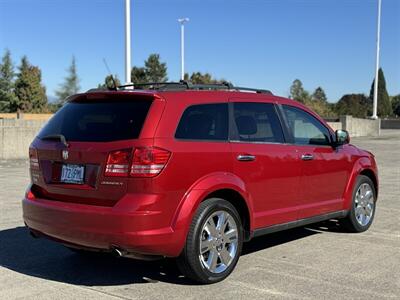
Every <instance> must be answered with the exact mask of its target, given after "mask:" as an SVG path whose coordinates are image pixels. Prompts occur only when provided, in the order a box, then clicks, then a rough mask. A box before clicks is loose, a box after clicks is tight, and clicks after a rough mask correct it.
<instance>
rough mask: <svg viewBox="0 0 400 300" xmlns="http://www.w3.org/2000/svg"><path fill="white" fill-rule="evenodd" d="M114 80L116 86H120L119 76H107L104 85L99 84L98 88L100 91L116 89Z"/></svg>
mask: <svg viewBox="0 0 400 300" xmlns="http://www.w3.org/2000/svg"><path fill="white" fill-rule="evenodd" d="M113 78H114V81H115V84H116V85H117V87H118V86H120V85H121V82H120V80H119V79H118V76H117V75H107V76H106V78H104V83H103V84H99V85H98V86H97V87H98V88H99V89H109V88H114V82H113Z"/></svg>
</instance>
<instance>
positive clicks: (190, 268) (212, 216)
mask: <svg viewBox="0 0 400 300" xmlns="http://www.w3.org/2000/svg"><path fill="white" fill-rule="evenodd" d="M242 244H243V230H242V223H241V220H240V217H239V214H238V212H237V210H236V209H235V207H234V206H233V205H232V204H231V203H229V202H228V201H226V200H223V199H219V198H210V199H207V200H205V201H204V202H202V203H201V204H200V206H199V208H198V209H197V211H196V214H195V216H194V218H193V221H192V224H191V226H190V229H189V233H188V236H187V239H186V244H185V247H184V250H183V252H182V254H181V256H180V257H179V258H178V266H179V268H180V270H181V271H182V273H183V274H184V275H185V276H186V277H189V278H191V279H192V280H194V281H197V282H200V283H214V282H218V281H221V280H223V279H225V278H226V277H227V276H228V275H229V274H230V273H231V272H232V271H233V269H234V268H235V266H236V264H237V262H238V260H239V256H240V253H241V251H242Z"/></svg>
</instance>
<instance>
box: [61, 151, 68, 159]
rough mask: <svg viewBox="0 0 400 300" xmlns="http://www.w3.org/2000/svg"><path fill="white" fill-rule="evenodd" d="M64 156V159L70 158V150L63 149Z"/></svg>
mask: <svg viewBox="0 0 400 300" xmlns="http://www.w3.org/2000/svg"><path fill="white" fill-rule="evenodd" d="M62 158H63V159H64V160H67V159H68V150H63V151H62Z"/></svg>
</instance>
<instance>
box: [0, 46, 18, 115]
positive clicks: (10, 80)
mask: <svg viewBox="0 0 400 300" xmlns="http://www.w3.org/2000/svg"><path fill="white" fill-rule="evenodd" d="M14 77H15V72H14V65H13V63H12V60H11V53H10V50H8V49H7V50H6V51H5V53H4V56H3V58H2V60H1V64H0V112H10V109H11V104H12V103H15V102H16V96H15V93H14Z"/></svg>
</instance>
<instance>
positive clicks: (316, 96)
mask: <svg viewBox="0 0 400 300" xmlns="http://www.w3.org/2000/svg"><path fill="white" fill-rule="evenodd" d="M311 99H312V100H314V101H322V102H327V101H328V99H327V98H326V94H325V91H324V90H323V89H322V87H320V86H319V87H317V88H316V89H315V91H314V93H313V94H312V96H311Z"/></svg>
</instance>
